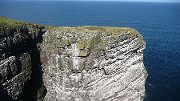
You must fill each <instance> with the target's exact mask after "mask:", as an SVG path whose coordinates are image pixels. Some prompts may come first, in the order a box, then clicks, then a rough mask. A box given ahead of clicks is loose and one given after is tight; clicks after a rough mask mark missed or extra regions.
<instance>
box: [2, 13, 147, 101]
mask: <svg viewBox="0 0 180 101" xmlns="http://www.w3.org/2000/svg"><path fill="white" fill-rule="evenodd" d="M47 29H48V30H47V31H46V32H45V31H44V27H43V26H41V25H36V24H30V23H22V22H19V21H14V20H11V19H7V18H4V17H0V100H2V101H15V100H18V101H21V100H23V101H36V100H37V101H43V100H44V101H126V100H127V101H142V100H143V98H144V96H145V80H146V78H147V72H146V70H145V68H144V64H143V50H144V48H145V42H144V40H143V37H142V36H141V35H140V34H139V32H137V31H136V30H135V29H132V28H123V27H96V26H84V27H47ZM44 32H45V33H44ZM43 33H44V34H43ZM42 34H43V38H42V37H41V36H42ZM42 73H43V75H42ZM42 79H43V82H42Z"/></svg>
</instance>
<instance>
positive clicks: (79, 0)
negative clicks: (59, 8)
mask: <svg viewBox="0 0 180 101" xmlns="http://www.w3.org/2000/svg"><path fill="white" fill-rule="evenodd" d="M2 1H4V0H2ZM5 1H24V0H5ZM28 1H41V2H47V1H52V2H54V1H58V2H137V3H138V2H139V3H141V2H142V3H180V1H131V0H129V1H124V0H123V1H117V0H26V1H24V2H28Z"/></svg>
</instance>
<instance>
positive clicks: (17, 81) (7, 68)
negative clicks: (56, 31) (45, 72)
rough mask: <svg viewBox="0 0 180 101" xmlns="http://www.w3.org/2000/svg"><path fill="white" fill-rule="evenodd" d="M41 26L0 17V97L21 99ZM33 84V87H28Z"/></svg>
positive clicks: (29, 74) (9, 99)
mask: <svg viewBox="0 0 180 101" xmlns="http://www.w3.org/2000/svg"><path fill="white" fill-rule="evenodd" d="M42 29H43V27H42V26H39V25H34V24H28V23H27V24H25V23H20V22H17V21H13V20H10V19H7V18H3V17H0V100H1V101H13V100H23V96H25V94H22V93H23V92H24V93H26V92H25V89H26V86H27V85H29V83H30V80H31V79H32V71H33V68H38V67H33V65H34V64H33V63H34V60H36V59H34V57H33V55H32V54H33V52H37V47H36V43H37V42H38V41H37V40H40V35H41V34H42V33H43V30H42ZM32 88H33V87H32Z"/></svg>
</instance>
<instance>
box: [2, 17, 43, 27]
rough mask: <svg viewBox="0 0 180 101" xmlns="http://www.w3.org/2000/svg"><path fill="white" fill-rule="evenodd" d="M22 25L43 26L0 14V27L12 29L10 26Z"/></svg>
mask: <svg viewBox="0 0 180 101" xmlns="http://www.w3.org/2000/svg"><path fill="white" fill-rule="evenodd" d="M22 26H29V27H37V26H44V25H40V24H33V23H27V22H23V21H18V20H14V19H10V18H7V17H3V16H0V27H1V28H6V29H12V28H19V27H22Z"/></svg>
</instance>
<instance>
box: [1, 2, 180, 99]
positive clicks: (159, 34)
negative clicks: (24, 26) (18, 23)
mask: <svg viewBox="0 0 180 101" xmlns="http://www.w3.org/2000/svg"><path fill="white" fill-rule="evenodd" d="M0 16H6V17H9V18H13V19H17V20H22V21H26V22H33V23H39V24H47V25H54V26H83V25H96V26H126V27H132V28H136V29H137V30H138V31H139V32H140V33H141V34H142V35H143V36H144V39H145V41H146V45H147V46H146V49H145V51H144V64H145V67H146V69H147V71H148V74H149V76H148V79H147V82H146V98H145V101H180V3H179V4H178V3H139V2H90V1H89V2H83V1H76V2H75V1H61V2H57V1H53V2H52V1H51V2H50V1H44V2H40V1H39V2H37V1H33V2H28V1H26V2H23V1H16V2H15V1H14V2H12V1H0Z"/></svg>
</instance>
